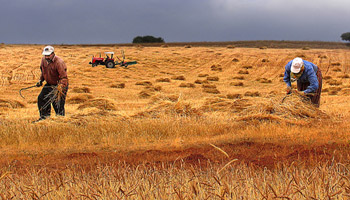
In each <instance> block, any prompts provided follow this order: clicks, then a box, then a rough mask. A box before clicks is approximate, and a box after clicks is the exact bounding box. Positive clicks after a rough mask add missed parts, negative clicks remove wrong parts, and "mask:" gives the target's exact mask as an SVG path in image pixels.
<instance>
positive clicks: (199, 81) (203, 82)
mask: <svg viewBox="0 0 350 200" xmlns="http://www.w3.org/2000/svg"><path fill="white" fill-rule="evenodd" d="M194 83H195V84H205V83H209V81H207V80H195V81H194Z"/></svg>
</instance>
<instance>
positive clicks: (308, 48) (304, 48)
mask: <svg viewBox="0 0 350 200" xmlns="http://www.w3.org/2000/svg"><path fill="white" fill-rule="evenodd" d="M301 49H302V50H310V47H303V48H301Z"/></svg>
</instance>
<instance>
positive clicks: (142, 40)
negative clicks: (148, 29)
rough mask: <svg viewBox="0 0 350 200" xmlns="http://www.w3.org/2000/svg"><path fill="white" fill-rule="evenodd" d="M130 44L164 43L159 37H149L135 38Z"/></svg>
mask: <svg viewBox="0 0 350 200" xmlns="http://www.w3.org/2000/svg"><path fill="white" fill-rule="evenodd" d="M132 43H134V44H135V43H164V39H163V38H161V37H154V36H151V35H146V36H137V37H135V38H134V39H133V40H132Z"/></svg>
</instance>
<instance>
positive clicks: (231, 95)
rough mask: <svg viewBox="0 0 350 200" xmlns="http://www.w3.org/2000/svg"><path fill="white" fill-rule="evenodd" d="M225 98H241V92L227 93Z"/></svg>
mask: <svg viewBox="0 0 350 200" xmlns="http://www.w3.org/2000/svg"><path fill="white" fill-rule="evenodd" d="M226 98H228V99H242V94H227V95H226Z"/></svg>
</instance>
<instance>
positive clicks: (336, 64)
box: [331, 62, 341, 66]
mask: <svg viewBox="0 0 350 200" xmlns="http://www.w3.org/2000/svg"><path fill="white" fill-rule="evenodd" d="M331 65H332V66H340V65H341V64H340V62H334V63H331Z"/></svg>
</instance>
